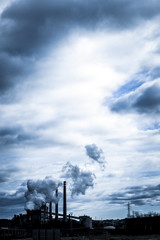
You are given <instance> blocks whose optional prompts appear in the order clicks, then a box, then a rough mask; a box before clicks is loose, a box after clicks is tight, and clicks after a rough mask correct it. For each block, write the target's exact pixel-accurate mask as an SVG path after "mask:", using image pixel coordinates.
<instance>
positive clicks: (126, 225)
mask: <svg viewBox="0 0 160 240" xmlns="http://www.w3.org/2000/svg"><path fill="white" fill-rule="evenodd" d="M55 199H58V188H56V190H55ZM127 208H128V214H127V218H125V219H117V220H113V219H112V220H107V219H106V220H92V218H91V217H90V216H86V215H84V216H73V215H72V214H67V194H66V181H64V182H63V212H62V213H59V206H58V201H50V202H47V203H43V204H42V205H41V206H40V207H39V208H38V209H32V210H31V209H26V214H19V215H14V217H13V219H12V220H8V219H0V240H9V239H27V238H28V239H30V240H31V239H32V240H61V239H62V240H64V239H66V240H68V239H72V240H74V239H78V240H79V239H86V240H92V239H93V240H94V239H102V240H106V239H107V240H109V239H110V237H111V236H112V237H113V236H116V234H120V235H121V234H123V235H137V234H138V235H144V234H160V228H159V226H160V215H159V214H155V213H154V214H153V213H150V214H146V215H138V214H137V215H131V213H130V203H128V205H127ZM159 236H160V235H159ZM69 237H70V238H69ZM112 239H114V238H112ZM116 239H118V238H116ZM119 239H120V238H119ZM128 239H129V238H128ZM135 239H136V238H135ZM151 239H152V238H151ZM158 239H160V238H158Z"/></svg>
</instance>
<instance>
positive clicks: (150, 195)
mask: <svg viewBox="0 0 160 240" xmlns="http://www.w3.org/2000/svg"><path fill="white" fill-rule="evenodd" d="M159 196H160V184H159V185H155V186H150V185H148V186H134V187H128V188H126V189H125V191H124V192H121V193H114V194H111V195H109V196H108V197H107V198H106V200H108V201H109V202H110V203H112V204H126V203H127V202H130V203H131V204H135V205H145V204H150V205H154V204H155V203H154V202H157V204H159V202H160V199H159Z"/></svg>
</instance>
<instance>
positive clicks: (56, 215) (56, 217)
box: [55, 188, 58, 220]
mask: <svg viewBox="0 0 160 240" xmlns="http://www.w3.org/2000/svg"><path fill="white" fill-rule="evenodd" d="M56 199H58V188H57V189H56ZM55 219H56V220H58V201H57V202H56V204H55Z"/></svg>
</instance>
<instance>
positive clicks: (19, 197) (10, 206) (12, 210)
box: [0, 188, 25, 218]
mask: <svg viewBox="0 0 160 240" xmlns="http://www.w3.org/2000/svg"><path fill="white" fill-rule="evenodd" d="M24 191H25V190H24V189H22V188H20V189H19V190H17V192H15V193H14V194H7V193H5V192H0V212H1V215H0V217H1V218H2V217H4V218H6V217H8V218H10V217H13V215H14V214H16V213H17V214H19V213H21V212H22V211H23V210H24V203H25V198H24Z"/></svg>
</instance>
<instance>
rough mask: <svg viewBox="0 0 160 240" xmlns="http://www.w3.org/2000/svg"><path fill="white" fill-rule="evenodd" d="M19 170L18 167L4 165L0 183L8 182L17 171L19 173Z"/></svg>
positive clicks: (1, 170) (0, 171)
mask: <svg viewBox="0 0 160 240" xmlns="http://www.w3.org/2000/svg"><path fill="white" fill-rule="evenodd" d="M18 171H19V170H18V169H17V168H11V167H5V168H4V167H2V165H1V169H0V183H2V182H8V181H9V180H10V179H11V177H13V176H14V174H15V173H17V172H18Z"/></svg>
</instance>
